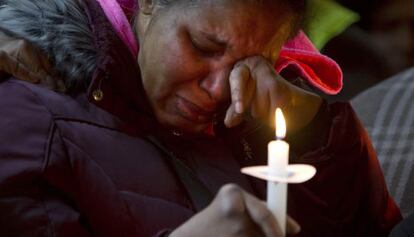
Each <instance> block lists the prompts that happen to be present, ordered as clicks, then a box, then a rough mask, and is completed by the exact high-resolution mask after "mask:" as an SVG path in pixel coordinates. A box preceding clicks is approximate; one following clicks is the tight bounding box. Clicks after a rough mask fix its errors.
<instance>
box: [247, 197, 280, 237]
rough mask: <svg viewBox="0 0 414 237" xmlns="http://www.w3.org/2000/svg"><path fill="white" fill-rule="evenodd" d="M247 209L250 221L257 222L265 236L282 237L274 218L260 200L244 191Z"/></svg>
mask: <svg viewBox="0 0 414 237" xmlns="http://www.w3.org/2000/svg"><path fill="white" fill-rule="evenodd" d="M245 201H246V208H247V211H248V213H249V215H250V217H251V219H252V221H253V222H254V223H255V224H257V225H258V226H259V227H260V229H261V230H262V231H263V233H264V234H265V236H266V237H275V236H276V237H279V236H280V237H282V236H283V235H282V231H281V230H280V228H279V226H278V224H277V221H276V218H275V217H274V215H273V214H272V213H271V212H270V210H269V209H268V208H267V207H266V204H264V203H263V202H262V201H260V200H259V199H257V198H256V197H254V196H252V195H251V194H249V193H247V192H245Z"/></svg>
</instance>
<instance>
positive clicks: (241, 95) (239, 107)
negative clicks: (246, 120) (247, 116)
mask: <svg viewBox="0 0 414 237" xmlns="http://www.w3.org/2000/svg"><path fill="white" fill-rule="evenodd" d="M249 79H250V72H249V68H248V67H247V66H246V65H245V64H244V63H239V64H237V65H236V66H235V67H234V68H233V70H232V71H231V73H230V78H229V81H230V91H231V101H232V105H234V106H235V112H237V113H239V114H242V113H243V112H244V110H245V108H246V102H247V100H248V98H247V91H246V90H247V88H248V87H247V85H248V83H249Z"/></svg>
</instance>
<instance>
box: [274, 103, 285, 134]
mask: <svg viewBox="0 0 414 237" xmlns="http://www.w3.org/2000/svg"><path fill="white" fill-rule="evenodd" d="M275 118H276V119H275V120H276V122H275V124H276V138H277V139H283V138H284V137H285V136H286V121H285V117H284V116H283V113H282V110H281V109H280V108H277V109H276V112H275Z"/></svg>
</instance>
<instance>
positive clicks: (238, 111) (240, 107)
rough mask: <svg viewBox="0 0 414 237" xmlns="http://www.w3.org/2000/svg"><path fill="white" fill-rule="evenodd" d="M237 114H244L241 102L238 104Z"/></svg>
mask: <svg viewBox="0 0 414 237" xmlns="http://www.w3.org/2000/svg"><path fill="white" fill-rule="evenodd" d="M236 113H238V114H241V113H243V105H242V103H241V102H240V101H238V102H236Z"/></svg>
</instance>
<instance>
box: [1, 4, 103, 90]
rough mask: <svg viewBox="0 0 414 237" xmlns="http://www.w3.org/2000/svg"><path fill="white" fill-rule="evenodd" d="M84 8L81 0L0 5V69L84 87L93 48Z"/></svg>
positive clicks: (92, 64) (93, 58) (93, 65)
mask: <svg viewBox="0 0 414 237" xmlns="http://www.w3.org/2000/svg"><path fill="white" fill-rule="evenodd" d="M84 9H85V4H84V2H83V1H82V0H64V1H54V0H42V1H30V0H19V1H15V0H5V1H0V30H1V31H2V33H1V34H0V55H2V57H3V59H4V62H5V63H2V64H1V65H0V69H2V71H5V72H8V73H9V74H12V75H14V76H16V77H18V78H20V79H24V80H28V81H32V82H39V81H45V78H48V79H47V80H49V79H50V78H59V79H58V80H57V81H59V82H56V84H59V87H62V86H63V84H64V85H65V87H66V88H74V87H77V86H80V85H82V86H85V85H88V84H89V82H90V78H92V73H93V72H94V70H95V69H96V66H97V65H96V63H97V51H98V48H96V47H95V45H93V31H92V29H91V27H90V24H89V20H88V15H87V13H86V12H85V10H84ZM51 65H53V67H52V66H51ZM52 68H53V69H52ZM47 84H50V83H47ZM58 89H59V90H62V89H63V88H58Z"/></svg>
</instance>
